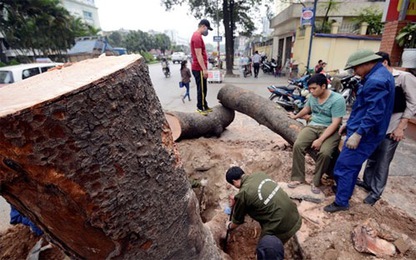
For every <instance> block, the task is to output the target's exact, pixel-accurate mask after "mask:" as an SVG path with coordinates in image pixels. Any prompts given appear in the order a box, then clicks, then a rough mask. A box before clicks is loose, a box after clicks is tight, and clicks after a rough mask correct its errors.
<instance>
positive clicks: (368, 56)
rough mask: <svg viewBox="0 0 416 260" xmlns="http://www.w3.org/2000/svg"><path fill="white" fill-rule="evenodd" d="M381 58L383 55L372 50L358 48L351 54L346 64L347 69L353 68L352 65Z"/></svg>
mask: <svg viewBox="0 0 416 260" xmlns="http://www.w3.org/2000/svg"><path fill="white" fill-rule="evenodd" d="M381 58H382V57H381V56H379V55H377V54H375V53H374V51H372V50H367V49H363V50H358V51H356V52H354V53H353V54H351V55H350V57H349V58H348V61H347V64H346V65H345V69H346V70H347V69H351V68H352V67H355V66H358V65H361V64H364V63H367V62H369V61H373V60H379V59H381Z"/></svg>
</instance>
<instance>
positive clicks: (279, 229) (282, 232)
mask: <svg viewBox="0 0 416 260" xmlns="http://www.w3.org/2000/svg"><path fill="white" fill-rule="evenodd" d="M225 178H226V180H227V182H228V183H230V184H231V185H233V186H234V187H236V188H238V189H239V192H238V194H237V195H235V196H234V198H232V199H231V203H230V204H231V205H230V206H231V207H233V210H232V211H233V213H232V218H231V221H230V222H228V223H227V232H230V231H231V230H233V229H235V228H237V227H238V226H239V225H241V224H243V223H244V218H245V216H246V214H247V215H249V216H250V217H251V218H252V219H254V220H256V221H257V222H259V224H260V226H261V236H260V242H261V241H263V240H262V239H263V238H265V236H266V235H271V236H275V237H277V238H278V239H279V240H280V241H281V242H282V243H283V244H284V243H286V242H287V241H288V240H289V239H290V238H291V237H292V236H293V235H295V233H296V232H297V231H298V230H299V229H300V227H301V225H302V218H301V216H300V215H299V212H298V209H297V207H296V204H295V203H294V202H293V201H292V200H291V199H290V198H289V196H288V195H287V194H286V192H285V191H283V189H281V188H280V187H279V185H278V184H277V183H276V182H275V181H273V180H272V179H271V178H270V177H269V176H268V175H266V174H265V173H253V174H250V175H245V174H244V171H243V170H242V169H241V168H240V167H236V166H234V167H231V168H230V169H228V171H227V173H226V176H225ZM266 238H267V240H269V238H270V237H266ZM260 242H259V244H260ZM257 247H258V248H259V245H258V246H257ZM260 248H261V247H260ZM281 250H283V247H281ZM257 251H258V250H257ZM278 252H279V250H277V251H276V252H275V253H276V254H277V253H278ZM281 253H283V252H279V254H281ZM257 257H258V259H262V258H261V256H260V255H259V254H258V255H257ZM259 257H260V258H259ZM273 259H280V258H278V257H277V256H276V258H273Z"/></svg>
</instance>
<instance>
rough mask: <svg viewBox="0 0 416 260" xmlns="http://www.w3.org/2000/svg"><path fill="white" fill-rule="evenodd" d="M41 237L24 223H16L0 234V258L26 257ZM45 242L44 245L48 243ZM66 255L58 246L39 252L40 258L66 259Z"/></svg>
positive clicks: (11, 259) (12, 259)
mask: <svg viewBox="0 0 416 260" xmlns="http://www.w3.org/2000/svg"><path fill="white" fill-rule="evenodd" d="M40 238H41V237H38V236H35V235H34V234H33V233H32V232H31V231H30V229H29V227H27V226H24V225H20V224H19V225H16V226H13V227H12V228H9V229H8V230H7V231H6V232H4V233H3V234H0V259H10V260H14V259H26V257H27V256H28V254H29V252H30V250H31V249H32V248H33V246H34V245H35V244H36V242H38V241H39V239H40ZM47 244H48V243H47V242H44V243H43V244H42V245H43V246H44V245H47ZM64 258H65V255H64V254H63V253H62V252H61V251H60V249H58V248H57V247H52V248H51V249H48V250H45V251H43V252H41V253H40V254H39V259H64Z"/></svg>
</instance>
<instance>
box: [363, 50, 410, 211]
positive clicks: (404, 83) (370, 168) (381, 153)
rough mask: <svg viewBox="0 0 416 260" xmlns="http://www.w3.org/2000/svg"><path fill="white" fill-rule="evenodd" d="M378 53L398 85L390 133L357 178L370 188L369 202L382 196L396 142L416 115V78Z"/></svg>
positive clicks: (367, 200)
mask: <svg viewBox="0 0 416 260" xmlns="http://www.w3.org/2000/svg"><path fill="white" fill-rule="evenodd" d="M376 54H377V55H380V56H381V57H382V58H383V60H382V61H383V65H384V66H385V67H386V68H387V70H388V71H390V73H392V75H393V77H394V81H395V85H396V87H395V100H394V107H393V114H392V115H391V119H390V123H389V126H388V128H387V133H386V135H385V137H384V139H383V141H381V143H380V145H379V146H378V147H377V149H376V150H375V151H374V152H373V153H372V154H371V156H370V157H369V158H368V160H367V165H366V168H365V171H364V176H363V180H357V183H356V184H357V185H358V186H360V187H363V188H364V189H366V190H367V191H368V195H367V197H366V198H365V199H364V203H365V204H370V205H374V204H375V203H376V202H377V201H378V200H379V199H380V197H381V194H382V193H383V191H384V188H385V187H386V184H387V178H388V175H389V167H390V163H391V161H392V160H393V157H394V153H395V152H396V148H397V145H398V144H399V142H400V141H401V140H403V138H404V132H405V130H406V128H407V124H408V121H409V119H410V118H412V117H413V116H415V114H416V77H415V76H413V75H412V74H411V73H409V72H405V71H400V70H396V69H393V68H392V67H391V62H390V56H389V54H388V53H385V52H377V53H376Z"/></svg>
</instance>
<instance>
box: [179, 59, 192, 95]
mask: <svg viewBox="0 0 416 260" xmlns="http://www.w3.org/2000/svg"><path fill="white" fill-rule="evenodd" d="M187 63H188V61H187V60H184V61H182V62H181V70H180V71H181V78H182V86H183V87H185V89H186V92H185V94H184V95H183V96H182V102H183V103H185V98H186V97H188V101H191V96H190V95H189V87H190V82H191V71H190V70H189V69H188V67H187V66H186V64H187Z"/></svg>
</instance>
